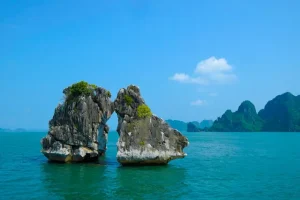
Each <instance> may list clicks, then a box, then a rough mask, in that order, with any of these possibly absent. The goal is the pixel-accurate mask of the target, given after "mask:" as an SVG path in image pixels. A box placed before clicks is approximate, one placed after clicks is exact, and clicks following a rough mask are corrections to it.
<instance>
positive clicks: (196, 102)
mask: <svg viewBox="0 0 300 200" xmlns="http://www.w3.org/2000/svg"><path fill="white" fill-rule="evenodd" d="M205 104H206V101H205V100H200V99H198V100H196V101H193V102H191V106H203V105H205Z"/></svg>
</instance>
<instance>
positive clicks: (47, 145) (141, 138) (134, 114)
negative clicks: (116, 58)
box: [41, 85, 188, 165]
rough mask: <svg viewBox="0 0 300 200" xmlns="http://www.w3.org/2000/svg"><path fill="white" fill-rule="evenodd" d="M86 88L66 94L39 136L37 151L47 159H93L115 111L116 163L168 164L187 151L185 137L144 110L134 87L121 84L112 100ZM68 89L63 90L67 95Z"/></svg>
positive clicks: (102, 92) (102, 150) (102, 145)
mask: <svg viewBox="0 0 300 200" xmlns="http://www.w3.org/2000/svg"><path fill="white" fill-rule="evenodd" d="M87 87H88V89H89V90H88V91H91V92H89V93H85V94H80V95H78V96H76V97H74V98H72V99H71V100H70V99H66V101H65V102H64V103H63V104H59V105H58V106H57V108H56V109H55V112H54V116H53V118H52V119H51V120H50V122H49V132H48V134H47V136H46V137H44V138H43V139H42V140H41V144H42V150H41V152H42V153H43V154H44V155H45V156H46V157H47V158H48V159H49V160H51V161H57V162H88V161H94V160H97V159H98V157H99V156H101V155H103V154H104V153H105V151H106V143H107V139H108V132H109V127H108V126H107V125H106V122H107V121H108V120H109V118H110V117H111V115H112V113H113V112H114V111H115V112H116V113H117V116H118V127H117V132H118V133H119V140H118V145H117V148H118V153H117V160H118V161H119V162H120V163H121V164H123V165H132V164H138V165H144V164H167V163H168V162H169V161H170V160H172V159H176V158H183V157H185V156H186V154H185V153H184V152H183V148H184V147H186V146H187V145H188V140H187V138H186V137H184V136H183V135H182V134H181V133H180V132H179V131H177V130H175V129H172V128H171V127H170V126H169V125H168V124H167V123H165V121H164V120H162V119H161V118H159V117H157V116H155V115H153V114H152V113H151V111H150V109H149V110H147V106H146V104H145V101H144V99H143V98H142V97H141V94H140V90H139V88H138V87H137V86H134V85H130V86H128V87H127V88H122V89H120V91H119V92H118V95H117V98H116V100H115V101H114V102H112V101H111V100H110V92H109V91H107V90H106V89H104V88H101V87H95V86H93V85H87ZM70 90H71V87H68V88H66V89H65V90H64V94H65V95H66V96H67V97H68V95H70ZM140 108H141V109H140Z"/></svg>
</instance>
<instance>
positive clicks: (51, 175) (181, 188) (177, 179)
mask: <svg viewBox="0 0 300 200" xmlns="http://www.w3.org/2000/svg"><path fill="white" fill-rule="evenodd" d="M40 168H41V181H42V185H43V187H44V188H45V190H47V191H48V194H51V196H50V197H49V198H50V199H51V198H53V199H74V197H75V199H116V198H117V199H150V198H156V199H157V198H160V197H162V196H165V197H168V198H176V196H177V197H178V196H182V195H186V194H187V192H188V190H187V188H185V174H186V170H185V169H184V168H180V167H176V166H172V165H168V166H148V167H122V166H119V165H115V164H113V165H105V166H104V165H99V164H58V163H50V162H46V163H43V164H41V165H40Z"/></svg>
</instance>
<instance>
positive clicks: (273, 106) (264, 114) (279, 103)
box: [166, 92, 300, 132]
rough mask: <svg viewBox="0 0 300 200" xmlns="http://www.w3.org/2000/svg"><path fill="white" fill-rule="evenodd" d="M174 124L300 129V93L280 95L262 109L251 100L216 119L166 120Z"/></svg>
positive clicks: (181, 128) (221, 128) (188, 127)
mask: <svg viewBox="0 0 300 200" xmlns="http://www.w3.org/2000/svg"><path fill="white" fill-rule="evenodd" d="M166 122H167V123H168V124H169V125H170V126H171V127H173V128H175V129H177V130H179V131H187V132H203V131H205V132H300V95H298V96H294V95H293V94H291V93H290V92H286V93H284V94H281V95H278V96H276V97H275V98H274V99H272V100H270V101H269V102H268V103H267V104H266V105H265V107H264V109H262V110H260V111H259V112H258V113H257V111H256V108H255V106H254V104H253V103H252V102H250V101H248V100H246V101H244V102H242V103H241V105H240V106H239V107H238V110H237V111H235V112H232V111H231V110H226V111H225V113H224V114H223V115H222V116H221V117H218V118H217V119H216V120H215V121H212V120H203V121H202V122H200V123H199V122H196V121H193V122H187V123H186V122H183V121H180V120H170V119H169V120H166Z"/></svg>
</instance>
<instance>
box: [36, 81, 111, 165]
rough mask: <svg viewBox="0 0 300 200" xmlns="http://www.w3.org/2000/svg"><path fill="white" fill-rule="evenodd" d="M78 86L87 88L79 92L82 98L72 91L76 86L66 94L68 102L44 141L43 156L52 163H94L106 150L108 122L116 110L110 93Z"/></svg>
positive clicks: (51, 123) (51, 124) (59, 111)
mask: <svg viewBox="0 0 300 200" xmlns="http://www.w3.org/2000/svg"><path fill="white" fill-rule="evenodd" d="M77 84H83V87H80V88H79V89H77V90H78V91H80V92H82V94H81V93H78V92H77V90H75V92H74V91H72V89H73V88H72V87H73V86H74V85H76V84H74V85H73V86H72V87H69V88H66V89H65V90H64V94H65V95H66V97H67V99H66V101H65V102H64V103H63V104H60V105H58V106H57V108H56V109H55V112H54V116H53V118H52V120H51V121H50V122H49V132H48V135H47V136H46V137H45V138H43V139H42V141H41V144H42V153H43V154H44V155H45V156H46V157H47V158H48V159H49V160H52V161H59V162H81V161H91V160H95V159H97V158H98V156H99V155H101V154H102V153H104V152H105V150H106V143H107V134H108V130H109V128H108V126H107V125H106V122H107V120H108V119H109V118H110V116H111V114H112V112H113V110H114V108H113V103H112V102H111V100H110V93H109V92H108V91H107V90H105V89H104V88H101V87H96V86H93V85H88V84H87V83H85V82H79V83H77ZM82 88H83V89H85V90H82ZM80 89H81V90H82V91H81V90H80ZM72 92H73V93H74V94H72ZM76 92H77V93H76ZM72 95H73V96H72Z"/></svg>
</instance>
